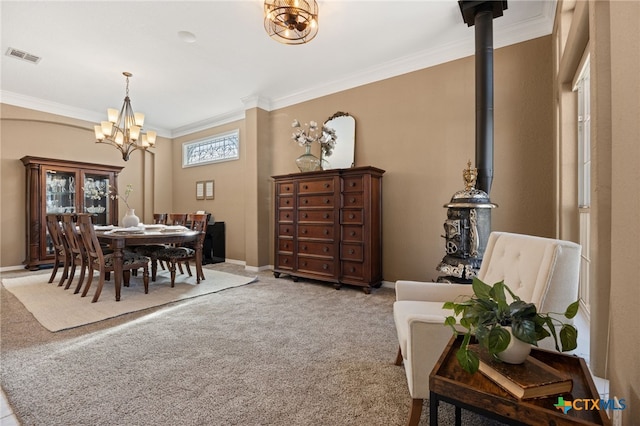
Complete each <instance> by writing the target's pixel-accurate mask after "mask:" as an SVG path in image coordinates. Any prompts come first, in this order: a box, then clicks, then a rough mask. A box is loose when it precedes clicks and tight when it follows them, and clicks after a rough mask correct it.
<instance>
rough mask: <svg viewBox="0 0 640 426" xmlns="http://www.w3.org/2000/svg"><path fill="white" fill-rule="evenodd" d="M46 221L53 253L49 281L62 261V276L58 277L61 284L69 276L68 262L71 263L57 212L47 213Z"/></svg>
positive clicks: (51, 280) (59, 284) (52, 278)
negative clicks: (53, 257)
mask: <svg viewBox="0 0 640 426" xmlns="http://www.w3.org/2000/svg"><path fill="white" fill-rule="evenodd" d="M46 221H47V230H48V231H49V236H50V237H51V241H52V242H53V250H54V255H55V259H54V263H53V271H51V277H49V282H50V283H52V282H53V280H54V278H55V277H56V274H57V273H58V267H59V266H60V264H61V263H62V264H63V270H62V277H61V278H60V282H59V283H58V286H61V285H62V284H63V283H64V280H66V279H67V278H68V276H69V264H70V263H71V255H70V252H69V248H68V247H67V243H66V241H65V238H64V231H63V229H62V225H61V224H60V215H58V214H57V213H48V214H47V217H46Z"/></svg>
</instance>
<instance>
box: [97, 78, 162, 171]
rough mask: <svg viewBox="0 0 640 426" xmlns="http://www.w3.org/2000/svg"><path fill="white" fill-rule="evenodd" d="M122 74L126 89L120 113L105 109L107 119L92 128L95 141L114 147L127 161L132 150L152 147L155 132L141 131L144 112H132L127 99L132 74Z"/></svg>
mask: <svg viewBox="0 0 640 426" xmlns="http://www.w3.org/2000/svg"><path fill="white" fill-rule="evenodd" d="M122 75H124V76H125V77H126V79H127V91H126V94H125V98H124V104H122V108H121V109H120V113H119V114H118V110H117V109H115V108H109V109H107V117H108V121H103V122H101V123H100V125H96V126H93V128H94V131H95V134H96V143H107V144H109V145H111V146H114V147H116V148H117V149H118V150H120V152H121V153H122V159H123V160H124V161H127V160H129V154H131V153H132V152H133V151H135V150H137V149H141V150H145V151H146V150H147V149H149V148H151V147H153V146H154V145H155V143H156V132H154V131H148V132H146V133H143V132H142V124H143V123H144V114H142V113H141V112H135V113H134V112H133V108H131V100H130V99H129V77H131V76H132V75H133V74H131V73H130V72H126V71H125V72H123V73H122Z"/></svg>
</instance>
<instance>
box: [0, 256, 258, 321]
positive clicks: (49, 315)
mask: <svg viewBox="0 0 640 426" xmlns="http://www.w3.org/2000/svg"><path fill="white" fill-rule="evenodd" d="M194 272H195V271H194ZM60 273H61V272H58V277H60ZM204 274H205V277H206V278H205V280H204V281H200V284H196V279H195V276H193V277H189V276H188V275H186V274H184V275H180V274H179V275H178V276H177V278H176V281H177V282H176V284H175V287H173V288H171V286H170V283H171V280H170V276H169V272H168V271H158V277H157V280H156V281H155V282H153V281H150V282H149V293H148V294H144V286H143V284H142V276H138V277H131V283H130V286H129V287H122V290H121V293H120V301H119V302H116V300H115V290H114V285H113V281H106V282H105V283H104V286H103V288H102V293H101V294H100V299H99V300H98V301H97V302H96V303H91V299H92V298H93V293H94V291H95V288H96V287H97V282H98V278H97V276H96V277H94V279H93V283H92V285H91V289H90V291H89V294H87V296H86V297H80V294H73V288H75V285H76V283H77V276H78V274H77V273H76V278H75V279H74V281H73V283H72V285H71V288H70V289H69V290H64V287H58V285H57V282H58V280H54V283H53V284H49V283H47V281H48V280H49V276H50V275H51V272H50V271H47V272H46V273H43V274H36V275H29V276H24V277H19V278H3V279H2V285H3V286H4V287H5V288H6V289H7V290H8V291H10V292H11V293H12V294H13V295H15V296H16V297H17V298H18V300H20V302H22V304H23V305H24V306H25V308H27V310H28V311H29V312H31V313H32V314H33V316H34V317H35V318H36V319H37V320H38V322H39V323H40V324H42V325H43V326H44V327H45V328H47V329H48V330H50V331H60V330H65V329H68V328H74V327H79V326H81V325H85V324H90V323H94V322H97V321H102V320H105V319H107V318H113V317H116V316H119V315H123V314H126V313H130V312H136V311H139V310H143V309H147V308H151V307H153V306H160V305H164V304H167V303H170V302H174V301H178V300H183V299H189V298H192V297H197V296H202V295H204V294H209V293H215V292H218V291H221V290H224V289H227V288H231V287H238V286H242V285H245V284H249V283H252V282H254V281H255V280H256V278H257V277H243V276H239V275H234V274H230V273H227V272H220V271H212V270H210V269H206V268H205V269H204Z"/></svg>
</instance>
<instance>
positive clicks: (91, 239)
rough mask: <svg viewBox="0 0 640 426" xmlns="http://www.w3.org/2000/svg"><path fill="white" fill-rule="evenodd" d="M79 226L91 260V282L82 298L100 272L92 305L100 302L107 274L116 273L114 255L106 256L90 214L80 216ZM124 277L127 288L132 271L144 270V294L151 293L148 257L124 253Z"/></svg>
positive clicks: (86, 286) (85, 288) (83, 292)
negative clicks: (94, 275)
mask: <svg viewBox="0 0 640 426" xmlns="http://www.w3.org/2000/svg"><path fill="white" fill-rule="evenodd" d="M78 224H79V226H80V234H81V235H82V240H83V241H84V246H85V249H86V252H87V256H88V259H89V280H88V281H87V284H86V285H85V287H84V290H83V291H82V297H85V296H86V295H87V293H88V291H89V288H90V287H91V281H92V280H93V273H94V271H98V277H99V281H98V287H97V288H96V292H95V294H94V295H93V300H91V303H95V302H97V301H98V298H99V297H100V293H101V292H102V286H103V285H104V281H105V273H106V272H113V271H114V269H115V268H114V254H113V253H110V254H106V255H105V254H104V253H103V252H102V247H101V246H100V242H99V241H98V237H97V235H96V231H95V229H94V225H93V223H91V217H90V215H88V214H85V213H83V214H78ZM122 256H123V259H122V277H123V281H124V283H125V285H126V286H128V284H129V280H130V277H131V271H132V270H137V269H139V268H142V269H143V273H142V282H143V284H144V293H145V294H147V293H149V261H150V259H149V258H148V257H146V256H141V255H139V254H137V253H134V252H130V251H123V253H122Z"/></svg>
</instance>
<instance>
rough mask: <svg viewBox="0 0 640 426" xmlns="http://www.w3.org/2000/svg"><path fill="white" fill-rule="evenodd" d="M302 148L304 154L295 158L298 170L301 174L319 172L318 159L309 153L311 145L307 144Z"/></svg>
mask: <svg viewBox="0 0 640 426" xmlns="http://www.w3.org/2000/svg"><path fill="white" fill-rule="evenodd" d="M304 147H305V152H304V154H302V155H301V156H300V157H298V158H296V164H297V165H298V169H300V171H301V172H312V171H314V170H320V159H319V158H318V157H316V156H315V155H313V154H312V153H311V145H309V144H307V145H305V146H304Z"/></svg>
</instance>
